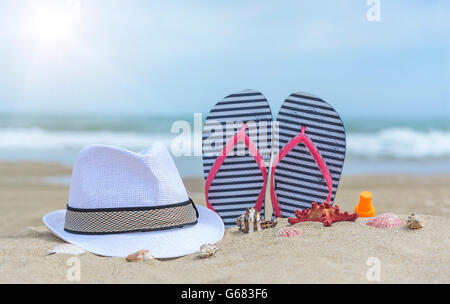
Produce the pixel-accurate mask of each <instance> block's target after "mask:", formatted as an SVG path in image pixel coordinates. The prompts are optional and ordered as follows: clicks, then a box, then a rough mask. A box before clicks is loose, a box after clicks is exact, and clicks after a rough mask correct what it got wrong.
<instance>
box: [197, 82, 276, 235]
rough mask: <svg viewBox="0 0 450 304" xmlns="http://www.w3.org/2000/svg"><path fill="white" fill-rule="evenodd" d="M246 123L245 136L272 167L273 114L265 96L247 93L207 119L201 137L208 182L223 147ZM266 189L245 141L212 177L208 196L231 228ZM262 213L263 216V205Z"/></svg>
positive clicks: (227, 101)
mask: <svg viewBox="0 0 450 304" xmlns="http://www.w3.org/2000/svg"><path fill="white" fill-rule="evenodd" d="M243 123H246V124H247V125H248V128H247V130H246V134H247V135H248V136H249V137H250V139H251V140H252V141H253V142H254V143H255V145H256V147H257V148H258V151H259V153H260V154H261V156H262V158H263V159H264V161H265V163H266V164H269V162H270V158H271V153H272V146H271V137H272V112H271V110H270V106H269V104H268V102H267V100H266V98H265V97H264V95H262V94H261V93H260V92H257V91H252V90H245V91H242V92H239V93H235V94H231V95H228V96H227V97H225V98H224V99H223V100H222V101H220V102H218V103H217V104H216V105H215V106H214V108H213V109H212V110H211V111H210V113H209V114H208V116H207V118H206V121H205V124H204V127H203V135H202V140H203V171H204V177H205V180H207V178H208V176H209V174H210V172H211V168H212V167H213V165H214V163H215V162H216V160H217V157H218V156H219V155H220V153H221V152H222V149H223V147H224V146H225V144H226V143H227V142H229V141H230V139H232V138H233V136H234V135H235V134H236V132H238V131H239V129H240V128H241V127H242V124H243ZM266 173H267V169H266ZM263 186H264V180H263V175H262V173H261V169H260V168H259V166H258V164H257V162H256V161H255V158H254V157H253V156H252V155H251V154H250V153H249V151H248V149H247V147H246V146H245V144H244V143H243V142H238V143H237V144H236V146H235V147H234V148H233V151H232V153H230V154H229V155H228V156H227V157H226V158H225V160H224V162H223V164H222V166H221V167H220V169H219V171H218V172H217V174H216V175H215V177H214V178H213V180H212V182H211V185H210V188H209V191H208V193H207V195H208V200H209V202H210V204H211V206H212V207H213V208H214V210H215V211H216V212H217V213H218V214H219V215H220V217H221V218H222V219H223V221H224V223H225V227H230V226H233V225H235V222H234V221H235V219H236V218H237V217H238V216H239V215H241V214H243V213H245V211H246V209H247V208H251V207H254V206H255V204H256V201H257V199H258V196H259V193H260V191H261V189H262V188H263ZM261 214H262V215H264V203H263V206H262V209H261Z"/></svg>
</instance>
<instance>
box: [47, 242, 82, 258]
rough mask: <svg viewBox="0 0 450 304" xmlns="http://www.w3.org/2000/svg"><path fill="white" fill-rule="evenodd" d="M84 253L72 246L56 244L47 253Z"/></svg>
mask: <svg viewBox="0 0 450 304" xmlns="http://www.w3.org/2000/svg"><path fill="white" fill-rule="evenodd" d="M85 252H86V251H85V250H84V249H81V248H80V247H78V246H75V245H72V244H68V243H65V244H58V245H56V246H55V247H53V248H52V249H50V250H49V251H48V253H49V254H76V255H78V254H83V253H85Z"/></svg>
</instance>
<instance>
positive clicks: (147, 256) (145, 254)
mask: <svg viewBox="0 0 450 304" xmlns="http://www.w3.org/2000/svg"><path fill="white" fill-rule="evenodd" d="M154 258H155V257H154V256H153V255H152V254H151V253H150V251H148V250H140V251H138V252H135V253H132V254H130V255H129V256H127V258H126V260H127V261H128V262H142V261H148V260H153V259H154Z"/></svg>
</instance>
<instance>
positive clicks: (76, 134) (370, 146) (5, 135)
mask: <svg viewBox="0 0 450 304" xmlns="http://www.w3.org/2000/svg"><path fill="white" fill-rule="evenodd" d="M175 137H177V134H171V133H153V134H152V133H148V134H147V133H137V132H113V131H49V130H44V129H40V128H0V152H8V154H13V153H14V151H18V152H23V151H29V150H34V151H40V152H41V153H40V154H39V155H42V153H48V154H51V153H52V151H66V150H70V151H77V150H80V149H82V148H83V147H85V146H88V145H92V144H106V145H113V146H119V147H123V148H126V149H130V150H134V151H139V150H142V149H145V148H146V147H148V146H149V145H150V144H152V143H154V142H156V141H159V142H163V143H164V144H165V145H166V146H167V147H171V143H172V139H173V138H175ZM192 148H193V147H192ZM193 150H194V149H193ZM197 151H201V148H200V149H197ZM0 154H2V155H4V154H5V153H0ZM347 155H348V157H349V158H358V159H361V158H362V159H419V160H424V159H442V158H443V159H450V131H443V130H430V131H417V130H414V129H411V128H387V129H383V130H381V131H378V132H373V133H352V132H350V133H349V134H347Z"/></svg>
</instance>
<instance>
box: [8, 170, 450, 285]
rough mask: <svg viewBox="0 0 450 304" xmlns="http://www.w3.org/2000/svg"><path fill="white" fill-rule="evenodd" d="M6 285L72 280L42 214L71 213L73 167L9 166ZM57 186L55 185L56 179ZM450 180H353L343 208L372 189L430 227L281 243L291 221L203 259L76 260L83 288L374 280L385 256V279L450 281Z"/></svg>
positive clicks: (195, 193)
mask: <svg viewBox="0 0 450 304" xmlns="http://www.w3.org/2000/svg"><path fill="white" fill-rule="evenodd" d="M0 170H1V172H2V176H1V177H0V283H71V282H70V281H68V280H67V278H66V274H67V271H68V269H69V268H70V266H68V265H67V264H66V262H67V260H68V259H69V258H70V257H71V256H69V255H48V254H47V251H48V250H49V249H51V248H52V247H53V246H54V245H56V244H58V243H62V241H61V240H60V239H58V238H57V237H55V236H53V235H52V234H51V233H50V232H49V231H48V230H47V228H46V227H45V226H43V224H42V221H41V218H42V216H43V215H45V214H46V213H47V212H50V211H52V210H56V209H63V208H65V205H66V202H67V197H68V190H69V186H68V185H67V184H64V183H58V181H61V180H67V178H68V177H69V176H70V174H71V168H68V167H64V166H62V165H57V164H40V163H0ZM55 181H56V182H55ZM184 181H185V185H186V187H187V189H188V191H189V192H190V194H191V197H192V198H193V199H194V201H195V202H196V203H197V204H201V205H203V204H204V199H203V194H202V191H203V181H202V180H201V179H198V178H187V179H185V180H184ZM449 185H450V178H449V177H445V176H429V175H427V176H400V175H391V176H388V175H385V176H345V175H344V177H343V179H342V183H341V185H340V188H339V191H338V195H337V198H336V204H338V205H339V206H340V207H341V209H342V210H348V211H353V208H354V205H355V204H356V203H357V201H358V198H359V193H360V191H362V190H369V191H371V192H372V193H373V197H374V203H375V208H376V213H377V214H380V213H384V212H394V213H396V214H398V215H400V217H401V218H402V219H403V220H405V219H406V217H407V215H408V214H409V213H411V212H415V213H417V214H420V215H421V216H422V217H423V219H424V222H425V227H424V228H423V229H419V230H409V229H407V228H405V226H403V227H398V228H391V229H387V230H383V229H376V228H371V227H368V226H366V225H365V222H366V221H367V219H361V218H360V219H358V220H357V221H356V222H355V223H351V222H340V223H335V224H333V225H332V226H331V227H323V226H322V224H320V223H301V224H296V225H295V227H297V228H299V229H301V230H303V234H302V235H301V236H299V237H296V238H277V237H275V236H274V234H275V232H276V231H277V230H278V229H280V228H281V227H284V226H287V225H289V224H288V223H287V220H286V219H282V220H280V221H279V224H278V226H277V227H276V228H274V229H267V230H264V231H262V232H257V233H253V234H245V235H244V234H242V233H241V232H239V231H237V228H231V229H228V230H227V231H226V233H225V236H224V238H223V240H222V241H221V242H219V243H218V246H219V247H220V248H221V250H220V251H219V252H218V253H217V254H216V255H215V256H213V257H212V258H209V259H200V258H198V257H197V256H196V255H190V256H186V257H183V258H178V259H171V260H158V261H157V260H154V261H148V262H143V263H128V262H126V261H125V259H119V258H106V257H99V256H95V255H93V254H90V253H85V254H83V255H80V256H77V257H78V258H79V260H80V266H81V280H80V281H79V283H372V281H370V280H368V277H367V273H368V271H369V270H370V269H371V267H372V266H371V265H372V264H371V262H370V261H373V259H371V258H376V259H378V260H377V261H379V266H380V282H381V283H450V272H449V270H448V269H449V266H450V238H449V231H450V188H449Z"/></svg>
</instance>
